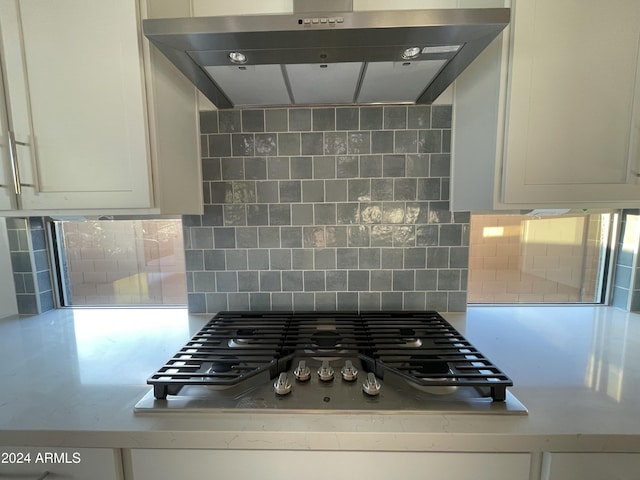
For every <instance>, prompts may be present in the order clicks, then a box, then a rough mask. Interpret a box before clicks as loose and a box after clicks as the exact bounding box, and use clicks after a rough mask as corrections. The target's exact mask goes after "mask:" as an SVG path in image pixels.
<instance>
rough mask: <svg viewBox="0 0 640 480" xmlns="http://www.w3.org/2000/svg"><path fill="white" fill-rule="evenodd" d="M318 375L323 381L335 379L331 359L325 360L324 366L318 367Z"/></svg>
mask: <svg viewBox="0 0 640 480" xmlns="http://www.w3.org/2000/svg"><path fill="white" fill-rule="evenodd" d="M318 377H320V380H322V381H323V382H330V381H331V380H333V368H332V367H331V365H329V360H323V361H322V366H321V367H320V368H319V369H318Z"/></svg>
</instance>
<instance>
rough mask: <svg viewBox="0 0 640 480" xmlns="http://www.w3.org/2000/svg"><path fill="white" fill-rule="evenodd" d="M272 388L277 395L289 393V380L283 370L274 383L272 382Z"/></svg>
mask: <svg viewBox="0 0 640 480" xmlns="http://www.w3.org/2000/svg"><path fill="white" fill-rule="evenodd" d="M273 389H274V390H275V392H276V393H277V394H278V395H287V394H288V393H291V382H290V381H289V377H288V376H287V374H286V373H285V372H282V373H281V374H280V376H279V377H278V380H276V383H274V384H273Z"/></svg>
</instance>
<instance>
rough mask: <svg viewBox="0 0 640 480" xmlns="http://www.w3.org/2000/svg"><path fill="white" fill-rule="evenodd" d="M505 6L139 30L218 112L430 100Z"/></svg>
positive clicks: (198, 20)
mask: <svg viewBox="0 0 640 480" xmlns="http://www.w3.org/2000/svg"><path fill="white" fill-rule="evenodd" d="M509 16H510V12H509V9H508V8H490V9H484V8H483V9H444V10H442V9H440V10H398V11H375V12H339V11H332V12H322V13H317V12H315V13H314V12H312V13H308V12H306V11H302V10H300V11H297V13H293V14H287V15H242V16H225V17H222V16H221V17H195V18H175V19H150V20H145V21H144V23H143V29H144V34H145V35H146V36H147V37H148V38H149V40H150V41H151V42H152V43H153V44H154V45H155V46H156V47H157V48H158V49H159V50H160V51H161V52H162V53H163V54H164V55H166V56H167V57H168V58H169V60H171V61H172V62H173V63H174V64H175V65H176V66H177V67H178V68H179V69H180V70H181V71H182V73H184V75H186V76H187V77H188V78H189V79H190V80H191V81H192V82H193V83H194V84H195V86H196V87H197V88H198V89H199V90H200V91H202V93H204V95H205V96H206V97H207V98H209V100H211V101H212V102H213V103H214V104H215V105H216V106H217V107H218V108H234V107H250V106H275V105H322V104H375V103H407V104H413V103H419V104H430V103H432V102H433V101H434V100H435V99H436V98H437V97H438V96H439V95H440V94H441V93H442V92H443V91H444V90H445V89H446V88H447V87H448V86H449V85H450V84H451V83H452V82H453V81H454V80H455V78H456V77H457V76H458V75H459V74H460V73H461V72H462V71H463V70H464V69H465V68H466V67H467V66H468V65H469V64H470V63H471V62H472V61H473V60H474V59H475V58H476V57H477V56H478V54H479V53H480V52H481V51H482V50H484V48H485V47H486V46H487V45H489V43H491V41H492V40H493V39H494V38H495V37H497V36H498V34H499V33H500V32H501V31H502V30H503V29H504V28H505V27H506V25H507V24H508V23H509Z"/></svg>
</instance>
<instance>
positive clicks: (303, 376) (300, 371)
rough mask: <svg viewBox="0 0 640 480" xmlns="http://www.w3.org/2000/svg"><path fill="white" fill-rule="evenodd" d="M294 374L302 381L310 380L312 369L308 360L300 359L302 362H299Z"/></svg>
mask: <svg viewBox="0 0 640 480" xmlns="http://www.w3.org/2000/svg"><path fill="white" fill-rule="evenodd" d="M293 375H295V377H296V379H298V380H299V381H301V382H306V381H307V380H309V379H310V378H311V370H309V367H307V362H305V361H304V360H300V363H298V366H297V367H296V369H295V370H294V371H293Z"/></svg>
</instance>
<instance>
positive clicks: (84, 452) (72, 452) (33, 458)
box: [0, 447, 123, 480]
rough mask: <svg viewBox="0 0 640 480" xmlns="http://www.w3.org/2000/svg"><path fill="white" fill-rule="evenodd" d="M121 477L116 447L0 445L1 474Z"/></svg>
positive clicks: (76, 479) (72, 479)
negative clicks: (113, 448) (111, 448)
mask: <svg viewBox="0 0 640 480" xmlns="http://www.w3.org/2000/svg"><path fill="white" fill-rule="evenodd" d="M45 472H49V475H47V477H46V478H51V479H54V478H61V479H62V478H64V479H68V480H86V479H88V478H90V479H91V480H122V478H123V473H122V462H121V460H120V455H119V453H118V451H114V450H110V449H101V448H48V447H30V448H23V447H13V448H12V447H0V478H16V479H18V478H24V479H29V478H34V479H35V478H42V475H44V474H45Z"/></svg>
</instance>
